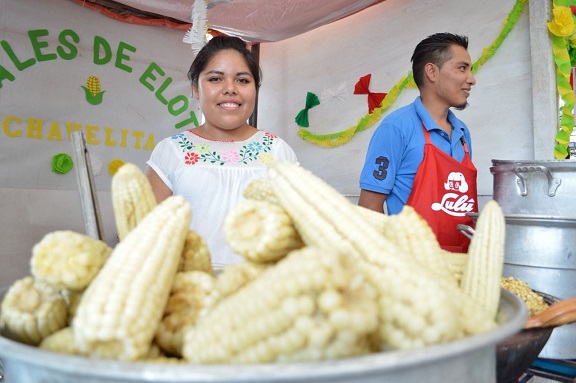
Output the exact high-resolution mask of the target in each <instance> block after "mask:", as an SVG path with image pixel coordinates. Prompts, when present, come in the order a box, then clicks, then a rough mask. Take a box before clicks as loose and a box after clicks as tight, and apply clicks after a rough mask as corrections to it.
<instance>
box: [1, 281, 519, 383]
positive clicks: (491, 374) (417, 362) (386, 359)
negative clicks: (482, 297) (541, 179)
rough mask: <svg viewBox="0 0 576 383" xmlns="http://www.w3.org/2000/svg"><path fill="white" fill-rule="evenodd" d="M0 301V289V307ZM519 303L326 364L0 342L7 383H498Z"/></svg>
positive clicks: (509, 300) (506, 298)
mask: <svg viewBox="0 0 576 383" xmlns="http://www.w3.org/2000/svg"><path fill="white" fill-rule="evenodd" d="M3 295H4V294H3V293H2V291H1V289H0V301H1V300H2V297H3ZM527 317H528V313H527V310H526V308H525V306H524V305H523V303H522V301H521V300H520V299H519V298H518V297H516V296H514V295H513V294H511V293H509V292H507V291H503V294H502V296H501V298H500V305H499V311H498V322H499V326H498V327H497V328H495V329H494V330H491V331H488V332H486V333H483V334H479V335H476V336H471V337H467V338H462V339H458V340H455V341H453V342H447V343H443V344H438V345H433V346H429V347H425V348H421V349H416V350H408V351H390V352H381V353H376V354H371V355H364V356H359V357H351V358H342V359H337V360H330V361H325V362H301V363H270V364H255V365H186V364H179V365H173V364H162V363H159V364H155V363H129V362H120V361H113V360H105V359H91V358H85V357H79V356H72V355H64V354H57V353H53V352H48V351H46V350H42V349H39V348H37V347H31V346H27V345H25V344H21V343H18V342H16V341H14V340H11V339H9V338H6V337H3V336H2V335H1V334H0V359H1V360H2V361H3V362H4V378H5V381H6V382H7V383H12V382H15V383H16V382H26V383H48V382H50V383H56V382H57V383H78V382H83V383H102V382H106V383H145V382H150V383H200V382H206V383H208V382H210V383H228V382H232V381H234V382H244V383H248V382H250V383H270V382H276V383H280V382H291V383H300V382H302V383H313V382H314V383H386V382H388V383H413V382H424V381H425V382H427V383H443V382H467V383H496V358H495V352H496V345H497V344H498V343H500V342H502V341H504V340H506V339H508V338H509V337H510V336H512V335H514V334H516V333H518V331H520V330H521V328H522V327H523V325H524V324H525V323H526V319H527Z"/></svg>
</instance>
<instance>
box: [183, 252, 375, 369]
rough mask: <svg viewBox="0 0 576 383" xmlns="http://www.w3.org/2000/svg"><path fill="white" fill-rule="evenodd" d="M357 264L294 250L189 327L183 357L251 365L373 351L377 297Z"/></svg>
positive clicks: (202, 361)
mask: <svg viewBox="0 0 576 383" xmlns="http://www.w3.org/2000/svg"><path fill="white" fill-rule="evenodd" d="M351 261H352V259H351V258H349V257H347V256H339V255H337V254H332V253H330V252H325V251H322V250H320V249H316V248H309V247H307V248H304V249H300V250H295V251H293V252H291V253H290V254H289V255H288V256H287V257H285V258H283V259H282V260H281V261H280V262H278V263H277V264H276V265H275V266H272V267H270V268H269V269H268V270H266V272H264V273H263V274H262V275H261V276H260V277H258V278H256V279H255V280H253V281H252V282H251V283H249V284H248V285H246V286H245V287H244V288H242V289H241V290H239V291H238V292H237V293H236V294H233V295H231V296H229V297H227V298H225V299H223V300H222V301H220V303H219V304H217V305H216V306H214V307H213V308H212V309H211V310H209V311H207V313H206V315H204V316H202V317H201V318H200V320H199V321H198V322H197V324H196V326H195V327H189V328H188V330H187V332H186V334H185V343H184V348H183V353H184V357H185V358H186V360H188V361H189V362H191V363H241V364H246V363H261V362H275V361H278V362H286V361H300V360H308V361H310V360H323V359H332V358H338V357H346V356H352V355H359V354H364V353H368V352H370V347H369V341H368V340H369V337H370V334H372V333H373V332H374V331H375V329H376V326H377V315H376V312H377V311H376V301H375V298H376V296H375V292H374V290H373V288H372V287H371V285H370V284H368V283H367V282H366V281H365V280H364V277H363V275H362V274H361V273H359V272H358V271H357V270H356V269H355V267H354V264H353V263H351Z"/></svg>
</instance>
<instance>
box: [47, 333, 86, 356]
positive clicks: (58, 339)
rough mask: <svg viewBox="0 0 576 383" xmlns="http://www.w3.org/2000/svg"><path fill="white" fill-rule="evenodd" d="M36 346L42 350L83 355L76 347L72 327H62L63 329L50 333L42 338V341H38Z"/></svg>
mask: <svg viewBox="0 0 576 383" xmlns="http://www.w3.org/2000/svg"><path fill="white" fill-rule="evenodd" d="M38 347H39V348H41V349H43V350H47V351H52V352H57V353H60V354H68V355H83V353H82V352H81V351H80V350H79V349H78V346H77V344H76V340H75V339H74V330H73V329H72V327H64V328H63V329H60V330H58V331H56V332H55V333H53V334H50V335H49V336H47V337H46V338H44V340H42V343H40V345H39V346H38Z"/></svg>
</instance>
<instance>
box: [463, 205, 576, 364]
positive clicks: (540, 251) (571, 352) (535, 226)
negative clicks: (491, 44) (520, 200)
mask: <svg viewBox="0 0 576 383" xmlns="http://www.w3.org/2000/svg"><path fill="white" fill-rule="evenodd" d="M468 215H469V216H470V217H472V220H474V221H475V220H476V219H477V218H478V213H469V214H468ZM505 219H506V245H505V255H504V270H503V274H504V276H511V277H516V278H519V279H521V280H523V281H524V282H526V283H528V284H529V285H530V287H532V288H533V289H534V290H538V291H543V292H546V293H547V294H550V295H553V296H555V297H557V298H559V299H567V298H572V297H574V296H576V217H550V216H540V215H520V214H506V215H505ZM465 226H466V225H459V226H458V229H459V230H460V231H461V232H462V233H463V234H465V235H470V234H471V233H473V229H471V228H468V229H467V228H466V227H465ZM540 357H542V358H551V359H575V358H576V323H572V324H569V325H565V326H562V327H560V328H558V329H556V330H555V331H554V333H553V334H552V336H551V337H550V339H549V341H548V343H547V344H546V346H545V347H544V349H543V350H542V353H541V354H540Z"/></svg>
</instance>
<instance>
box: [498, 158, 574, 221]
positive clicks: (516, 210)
mask: <svg viewBox="0 0 576 383" xmlns="http://www.w3.org/2000/svg"><path fill="white" fill-rule="evenodd" d="M492 165H493V166H492V167H491V168H490V172H491V173H492V174H493V177H494V178H493V181H494V183H493V192H494V193H493V194H494V200H496V201H497V202H498V203H499V204H500V206H501V207H502V210H503V211H504V213H505V214H538V215H549V216H572V217H576V204H575V203H574V202H573V198H574V191H576V161H572V160H544V161H537V160H528V161H518V160H508V161H507V160H492Z"/></svg>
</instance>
